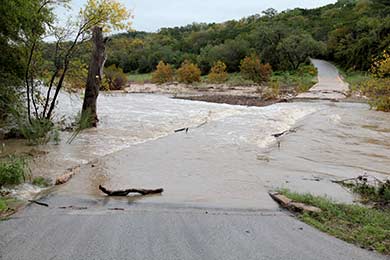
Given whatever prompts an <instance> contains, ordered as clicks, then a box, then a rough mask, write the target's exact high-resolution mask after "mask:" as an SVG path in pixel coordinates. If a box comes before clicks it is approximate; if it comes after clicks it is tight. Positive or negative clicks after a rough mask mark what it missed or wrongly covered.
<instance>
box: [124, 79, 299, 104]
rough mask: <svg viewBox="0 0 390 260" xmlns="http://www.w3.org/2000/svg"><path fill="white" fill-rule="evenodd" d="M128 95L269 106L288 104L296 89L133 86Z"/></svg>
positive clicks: (211, 85) (126, 90) (223, 86)
mask: <svg viewBox="0 0 390 260" xmlns="http://www.w3.org/2000/svg"><path fill="white" fill-rule="evenodd" d="M124 91H125V92H126V93H146V94H147V93H153V94H169V95H173V97H174V98H177V99H186V100H195V101H205V102H212V103H221V104H222V103H223V104H230V105H242V106H268V105H271V104H274V103H278V102H286V101H287V100H288V99H289V98H291V97H294V96H295V95H296V92H295V88H293V87H283V88H280V89H279V90H277V91H274V90H272V89H270V88H269V87H267V86H228V85H216V84H199V85H185V84H166V85H156V84H132V85H131V86H129V87H128V88H126V89H125V90H124Z"/></svg>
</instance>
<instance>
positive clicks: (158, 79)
mask: <svg viewBox="0 0 390 260" xmlns="http://www.w3.org/2000/svg"><path fill="white" fill-rule="evenodd" d="M173 77H174V70H173V68H172V66H171V65H169V64H165V63H164V62H163V61H160V62H159V63H158V65H157V68H156V70H155V71H154V72H153V73H152V82H153V83H156V84H164V83H168V82H172V81H173Z"/></svg>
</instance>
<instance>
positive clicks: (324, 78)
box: [297, 59, 348, 100]
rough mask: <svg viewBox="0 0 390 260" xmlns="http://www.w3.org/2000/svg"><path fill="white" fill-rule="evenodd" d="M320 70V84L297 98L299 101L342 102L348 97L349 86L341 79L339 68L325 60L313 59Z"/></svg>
mask: <svg viewBox="0 0 390 260" xmlns="http://www.w3.org/2000/svg"><path fill="white" fill-rule="evenodd" d="M312 63H313V65H314V66H315V67H316V68H317V69H318V83H317V84H316V85H315V86H314V87H312V88H311V89H310V90H309V91H308V92H306V93H302V94H300V95H298V96H297V98H298V99H330V100H340V99H344V98H345V97H346V94H347V92H348V84H346V83H345V82H344V81H343V80H342V79H341V77H340V75H339V72H338V70H337V68H336V67H335V66H334V65H332V64H331V63H329V62H327V61H323V60H315V59H312Z"/></svg>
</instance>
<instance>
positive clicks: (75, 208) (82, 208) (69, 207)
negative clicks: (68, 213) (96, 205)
mask: <svg viewBox="0 0 390 260" xmlns="http://www.w3.org/2000/svg"><path fill="white" fill-rule="evenodd" d="M58 208H59V209H74V210H85V209H88V208H87V207H77V206H67V207H58Z"/></svg>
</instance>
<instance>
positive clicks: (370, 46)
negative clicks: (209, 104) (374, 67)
mask: <svg viewBox="0 0 390 260" xmlns="http://www.w3.org/2000/svg"><path fill="white" fill-rule="evenodd" d="M389 45H390V1H389V0H339V1H338V2H337V3H335V4H330V5H327V6H324V7H320V8H316V9H310V10H307V9H294V10H288V11H284V12H282V13H277V12H276V11H275V10H273V9H269V10H266V11H265V12H263V13H262V14H261V15H253V16H250V17H247V18H244V19H241V20H239V21H228V22H225V23H219V24H217V23H213V24H192V25H188V26H185V27H175V28H163V29H161V30H160V31H159V32H158V33H145V32H131V33H127V34H120V35H116V36H114V37H113V38H112V40H111V43H110V50H109V56H108V60H107V63H106V64H107V66H109V65H112V64H115V65H117V66H118V67H121V68H122V69H123V70H124V72H138V73H146V72H151V71H153V70H155V68H156V66H157V64H158V63H159V61H161V60H163V61H164V62H166V63H169V64H172V65H173V66H174V67H176V68H177V67H179V66H180V64H181V63H182V62H183V61H184V60H190V61H191V62H193V63H196V64H198V66H199V67H200V68H201V70H202V73H207V72H208V71H209V70H210V68H211V67H212V65H213V64H214V63H215V62H216V61H218V60H221V61H223V62H224V63H225V64H226V65H227V70H228V71H229V72H235V71H238V70H239V65H240V61H241V60H242V59H243V58H244V57H245V56H248V55H250V54H251V53H253V52H256V53H257V54H258V55H260V57H261V59H262V62H264V63H270V64H271V66H272V67H273V69H274V70H291V69H297V68H298V66H299V65H300V64H301V63H303V62H305V61H307V57H308V56H316V57H323V58H327V59H329V60H333V61H335V62H336V63H338V64H340V65H341V66H343V67H346V68H352V69H355V70H368V69H369V68H370V66H371V63H372V58H373V57H375V56H377V55H379V54H380V53H381V52H382V51H383V50H384V49H385V48H386V47H388V46H389Z"/></svg>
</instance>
